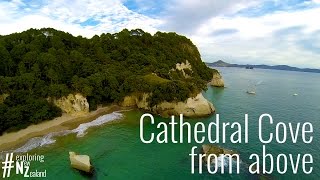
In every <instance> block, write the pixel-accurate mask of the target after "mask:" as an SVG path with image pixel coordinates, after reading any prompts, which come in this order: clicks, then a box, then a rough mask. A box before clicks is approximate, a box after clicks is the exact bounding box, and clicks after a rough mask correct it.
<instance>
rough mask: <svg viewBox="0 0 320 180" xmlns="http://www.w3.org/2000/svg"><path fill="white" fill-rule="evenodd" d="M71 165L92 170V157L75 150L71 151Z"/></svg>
mask: <svg viewBox="0 0 320 180" xmlns="http://www.w3.org/2000/svg"><path fill="white" fill-rule="evenodd" d="M69 158H70V162H71V167H73V168H75V169H78V170H81V171H84V172H86V173H91V172H92V166H91V164H90V157H89V156H88V155H77V154H76V153H75V152H69Z"/></svg>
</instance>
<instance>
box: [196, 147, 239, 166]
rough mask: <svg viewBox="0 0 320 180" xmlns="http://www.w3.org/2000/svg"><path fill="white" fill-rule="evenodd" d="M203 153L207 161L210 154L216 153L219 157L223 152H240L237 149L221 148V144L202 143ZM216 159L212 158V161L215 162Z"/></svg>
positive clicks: (231, 153) (230, 153)
mask: <svg viewBox="0 0 320 180" xmlns="http://www.w3.org/2000/svg"><path fill="white" fill-rule="evenodd" d="M201 153H202V154H205V155H206V156H205V157H204V159H203V161H204V162H205V163H207V161H208V157H209V155H210V154H214V155H216V156H217V157H219V155H221V154H229V155H234V154H239V153H237V152H236V151H233V150H229V149H224V148H221V147H219V146H216V145H211V144H204V145H202V152H201ZM214 160H215V159H211V162H210V163H212V162H214Z"/></svg>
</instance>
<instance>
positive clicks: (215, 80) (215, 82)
mask: <svg viewBox="0 0 320 180" xmlns="http://www.w3.org/2000/svg"><path fill="white" fill-rule="evenodd" d="M210 85H211V86H214V87H224V81H223V79H222V76H221V75H220V73H219V72H214V73H213V77H212V80H211V81H210Z"/></svg>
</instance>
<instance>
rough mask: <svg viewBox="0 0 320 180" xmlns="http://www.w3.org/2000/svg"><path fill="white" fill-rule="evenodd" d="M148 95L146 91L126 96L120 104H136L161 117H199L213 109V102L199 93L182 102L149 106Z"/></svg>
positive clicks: (165, 102)
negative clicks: (141, 93) (138, 94)
mask: <svg viewBox="0 0 320 180" xmlns="http://www.w3.org/2000/svg"><path fill="white" fill-rule="evenodd" d="M149 96H150V95H149V94H147V93H144V94H143V95H141V97H140V98H139V97H137V96H134V95H132V96H126V97H125V98H124V101H123V102H122V103H121V104H122V105H123V106H136V107H138V108H140V109H143V110H146V111H150V112H152V113H154V114H159V115H161V116H163V117H169V116H171V115H179V114H183V115H184V116H185V117H201V116H208V115H210V114H212V113H213V112H214V111H215V108H214V106H213V104H212V103H211V102H209V101H208V100H207V99H205V98H204V97H203V95H202V94H201V93H199V94H198V95H196V96H195V97H190V98H188V99H187V100H186V101H184V102H182V101H180V102H167V101H164V102H162V103H159V104H157V105H155V106H153V107H150V106H149V103H148V101H147V99H148V97H149Z"/></svg>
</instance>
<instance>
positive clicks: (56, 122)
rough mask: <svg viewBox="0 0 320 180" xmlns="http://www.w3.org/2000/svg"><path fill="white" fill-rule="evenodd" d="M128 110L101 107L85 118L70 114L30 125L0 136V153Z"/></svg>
mask: <svg viewBox="0 0 320 180" xmlns="http://www.w3.org/2000/svg"><path fill="white" fill-rule="evenodd" d="M126 109H130V108H124V107H120V106H118V105H109V106H105V107H100V108H98V109H97V110H95V111H92V112H89V113H87V114H85V115H83V116H72V115H69V114H63V115H62V116H60V117H57V118H55V119H52V120H47V121H44V122H41V123H39V124H34V125H30V126H28V127H27V128H25V129H21V130H19V131H16V132H9V133H5V134H3V135H2V136H0V152H1V151H7V150H12V149H15V148H18V147H19V146H21V145H23V144H24V143H26V142H27V141H28V140H29V139H31V138H34V137H37V136H43V135H46V134H49V133H52V132H58V131H62V130H72V129H74V128H76V127H78V126H79V125H80V124H82V123H86V122H90V121H93V120H95V119H97V118H98V117H100V116H103V115H105V114H109V113H112V112H114V111H119V110H126Z"/></svg>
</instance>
